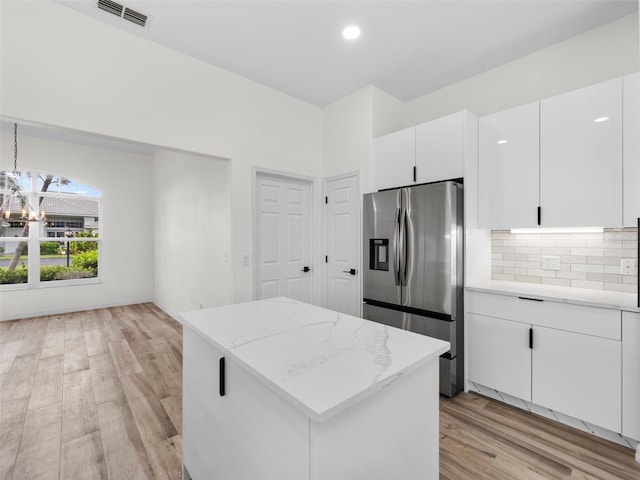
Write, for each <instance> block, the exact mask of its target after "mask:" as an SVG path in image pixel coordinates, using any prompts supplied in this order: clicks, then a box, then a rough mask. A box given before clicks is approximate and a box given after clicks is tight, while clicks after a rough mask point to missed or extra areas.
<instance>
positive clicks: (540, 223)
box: [538, 206, 542, 225]
mask: <svg viewBox="0 0 640 480" xmlns="http://www.w3.org/2000/svg"><path fill="white" fill-rule="evenodd" d="M538 225H542V208H540V207H539V206H538Z"/></svg>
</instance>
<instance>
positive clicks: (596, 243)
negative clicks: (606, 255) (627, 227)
mask: <svg viewBox="0 0 640 480" xmlns="http://www.w3.org/2000/svg"><path fill="white" fill-rule="evenodd" d="M587 247H589V248H622V242H621V241H613V240H603V239H593V240H587Z"/></svg>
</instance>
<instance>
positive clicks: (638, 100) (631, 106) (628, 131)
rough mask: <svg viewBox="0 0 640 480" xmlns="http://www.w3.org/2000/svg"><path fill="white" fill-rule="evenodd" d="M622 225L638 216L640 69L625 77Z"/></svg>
mask: <svg viewBox="0 0 640 480" xmlns="http://www.w3.org/2000/svg"><path fill="white" fill-rule="evenodd" d="M622 95H623V98H624V117H623V120H622V121H623V128H624V133H623V138H624V144H623V154H622V156H623V173H624V178H623V186H622V189H623V192H624V200H623V207H622V211H623V213H624V226H625V227H635V226H637V225H638V218H639V217H640V73H635V74H633V75H629V76H627V77H624V79H623V92H622Z"/></svg>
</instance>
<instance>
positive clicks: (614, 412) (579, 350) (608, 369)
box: [531, 327, 622, 432]
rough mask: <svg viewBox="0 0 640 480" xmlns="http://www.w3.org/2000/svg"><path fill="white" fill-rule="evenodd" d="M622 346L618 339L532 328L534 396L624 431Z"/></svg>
mask: <svg viewBox="0 0 640 480" xmlns="http://www.w3.org/2000/svg"><path fill="white" fill-rule="evenodd" d="M621 350H622V344H621V342H620V341H617V340H611V339H609V338H600V337H593V336H591V335H582V334H579V333H573V332H565V331H562V330H554V329H551V328H544V327H533V348H532V349H531V354H532V360H531V364H532V370H531V372H532V375H531V401H532V402H533V403H535V404H536V405H541V406H544V407H547V408H550V409H551V410H555V411H556V412H561V413H565V414H567V415H571V416H572V417H576V418H579V419H580V420H584V421H586V422H589V423H592V424H594V425H598V426H601V427H604V428H607V429H609V430H612V431H614V432H620V427H621V424H620V423H621V415H622V412H621V407H620V404H621V401H620V400H621V398H620V396H621V378H620V372H621V365H620V355H621Z"/></svg>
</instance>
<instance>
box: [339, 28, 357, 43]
mask: <svg viewBox="0 0 640 480" xmlns="http://www.w3.org/2000/svg"><path fill="white" fill-rule="evenodd" d="M342 36H343V37H344V38H345V39H346V40H355V39H356V38H358V37H359V36H360V29H359V28H358V27H356V26H355V25H350V26H348V27H347V28H345V29H344V30H342Z"/></svg>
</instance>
